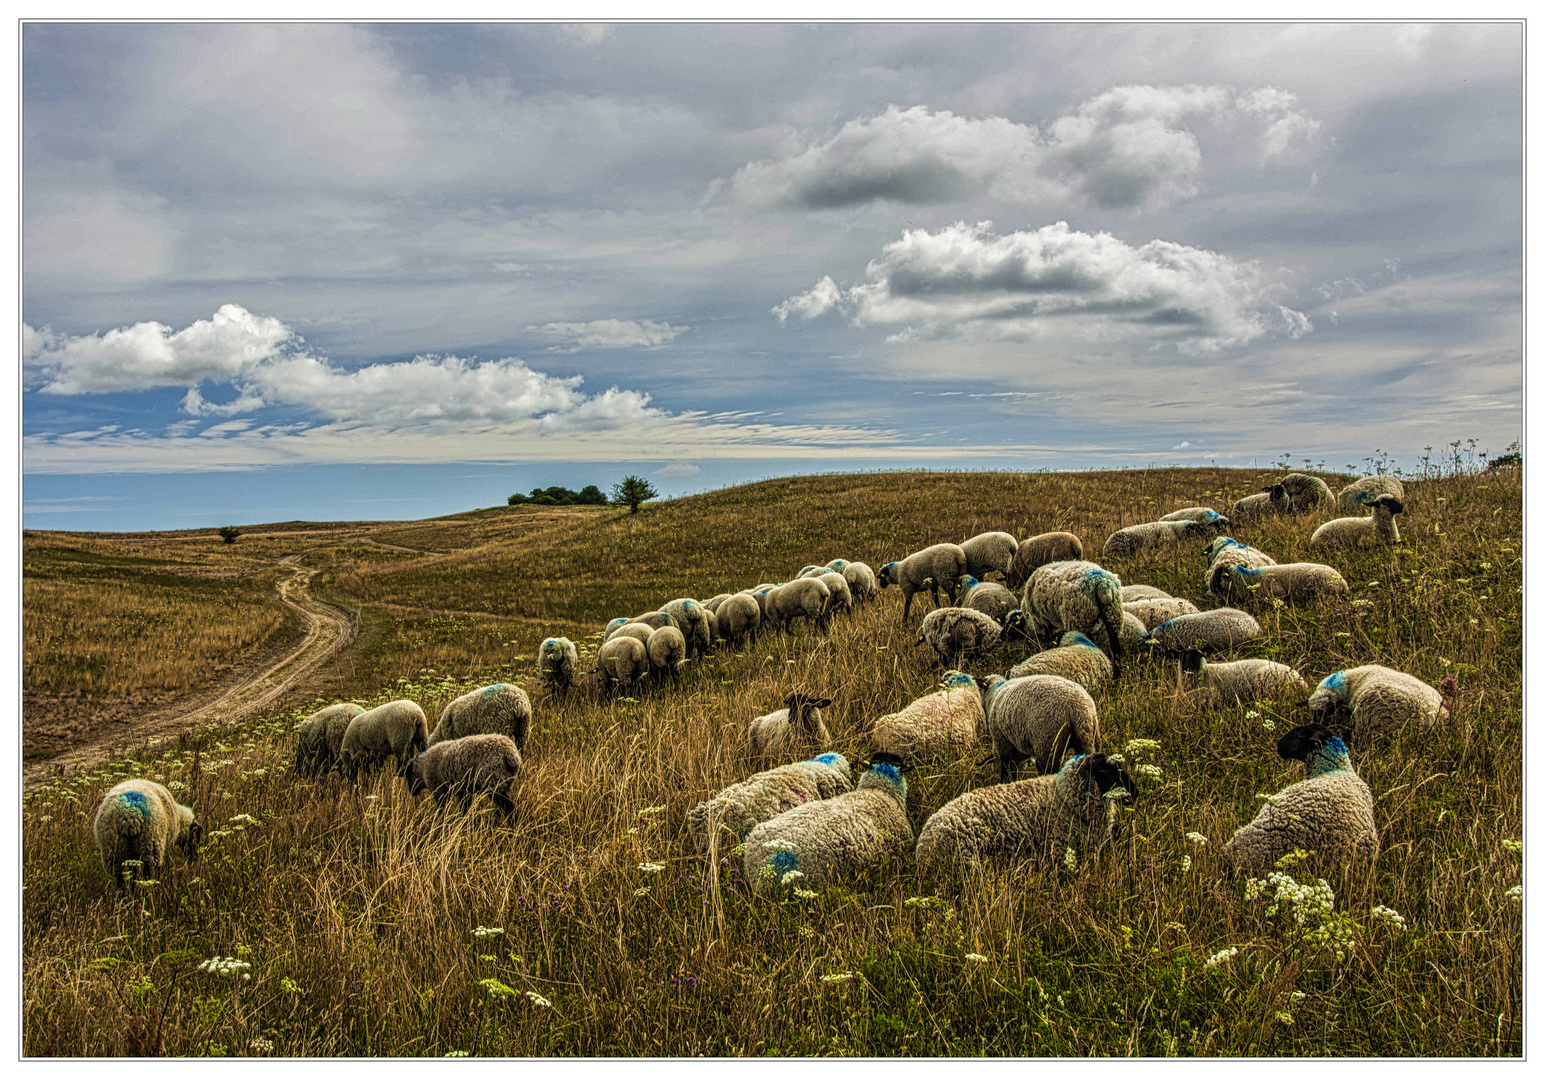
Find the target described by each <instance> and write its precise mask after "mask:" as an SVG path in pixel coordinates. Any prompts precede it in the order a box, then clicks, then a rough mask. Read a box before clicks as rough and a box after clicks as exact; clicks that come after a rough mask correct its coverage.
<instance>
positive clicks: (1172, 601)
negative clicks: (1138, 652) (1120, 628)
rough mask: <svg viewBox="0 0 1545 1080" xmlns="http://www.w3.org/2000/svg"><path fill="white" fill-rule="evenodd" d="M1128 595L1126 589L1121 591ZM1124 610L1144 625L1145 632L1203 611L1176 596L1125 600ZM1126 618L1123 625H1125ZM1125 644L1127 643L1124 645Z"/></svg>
mask: <svg viewBox="0 0 1545 1080" xmlns="http://www.w3.org/2000/svg"><path fill="white" fill-rule="evenodd" d="M1121 592H1122V595H1123V596H1124V595H1126V589H1124V588H1123V589H1122V590H1121ZM1121 607H1122V610H1123V611H1125V612H1126V613H1127V614H1128V615H1131V616H1132V617H1134V618H1135V619H1137V621H1138V622H1140V623H1142V624H1143V629H1144V630H1152V629H1153V628H1154V627H1155V626H1158V625H1159V624H1160V623H1166V622H1169V621H1170V620H1171V619H1178V618H1179V617H1180V616H1182V615H1195V614H1196V613H1197V612H1198V611H1200V610H1201V609H1200V608H1198V607H1197V606H1196V605H1195V604H1193V603H1191V601H1189V600H1186V599H1183V598H1181V597H1176V596H1166V597H1164V598H1162V599H1157V598H1156V599H1153V600H1123V601H1122V604H1121ZM1125 622H1126V620H1125V618H1123V620H1122V623H1123V625H1125ZM1123 644H1125V643H1123Z"/></svg>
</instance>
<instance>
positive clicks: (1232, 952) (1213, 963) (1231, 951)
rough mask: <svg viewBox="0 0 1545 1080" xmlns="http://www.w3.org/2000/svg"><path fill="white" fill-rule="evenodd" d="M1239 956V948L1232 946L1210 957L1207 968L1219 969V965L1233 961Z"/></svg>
mask: <svg viewBox="0 0 1545 1080" xmlns="http://www.w3.org/2000/svg"><path fill="white" fill-rule="evenodd" d="M1238 955H1239V948H1238V946H1235V945H1230V946H1229V947H1228V948H1226V949H1219V950H1218V951H1217V952H1215V953H1213V954H1212V955H1211V956H1209V957H1208V958H1207V966H1208V967H1217V966H1218V965H1219V964H1221V963H1223V961H1225V960H1232V959H1233V958H1234V957H1236V956H1238Z"/></svg>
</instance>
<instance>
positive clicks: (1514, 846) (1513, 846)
mask: <svg viewBox="0 0 1545 1080" xmlns="http://www.w3.org/2000/svg"><path fill="white" fill-rule="evenodd" d="M43 820H44V821H47V820H48V819H47V818H44V819H43ZM1502 846H1503V847H1505V848H1507V850H1509V851H1511V852H1512V853H1513V854H1514V855H1517V854H1519V853H1520V852H1522V851H1523V849H1524V846H1523V844H1522V843H1521V842H1520V841H1517V840H1504V841H1502Z"/></svg>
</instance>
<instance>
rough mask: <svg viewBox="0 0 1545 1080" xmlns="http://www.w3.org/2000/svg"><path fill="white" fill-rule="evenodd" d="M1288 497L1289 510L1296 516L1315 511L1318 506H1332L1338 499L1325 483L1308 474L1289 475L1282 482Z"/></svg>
mask: <svg viewBox="0 0 1545 1080" xmlns="http://www.w3.org/2000/svg"><path fill="white" fill-rule="evenodd" d="M1281 483H1282V487H1283V490H1285V491H1286V492H1287V495H1288V508H1289V509H1290V510H1291V511H1292V512H1293V513H1295V514H1302V513H1304V512H1305V511H1308V510H1313V509H1314V508H1315V507H1316V506H1330V505H1332V504H1334V503H1335V501H1336V497H1335V496H1334V495H1332V494H1331V493H1330V488H1328V487H1326V486H1325V481H1323V480H1321V479H1320V478H1319V477H1318V476H1310V475H1309V474H1308V473H1296V472H1295V473H1288V474H1287V475H1286V476H1284V477H1283V478H1282V480H1281Z"/></svg>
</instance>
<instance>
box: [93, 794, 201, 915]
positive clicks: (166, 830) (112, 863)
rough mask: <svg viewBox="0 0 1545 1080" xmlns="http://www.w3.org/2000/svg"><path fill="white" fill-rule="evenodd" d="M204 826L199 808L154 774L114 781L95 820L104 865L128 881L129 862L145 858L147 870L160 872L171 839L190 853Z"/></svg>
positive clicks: (95, 835)
mask: <svg viewBox="0 0 1545 1080" xmlns="http://www.w3.org/2000/svg"><path fill="white" fill-rule="evenodd" d="M202 831H203V830H202V829H201V827H200V826H199V825H198V823H197V821H196V820H195V819H194V816H193V811H192V810H191V809H189V808H188V807H186V806H183V805H181V804H180V803H178V801H177V800H176V799H174V798H172V793H171V792H170V791H168V790H167V789H166V788H164V787H162V786H161V785H160V784H158V783H156V782H155V781H153V780H141V779H135V780H125V781H123V782H122V783H119V784H116V785H114V786H113V787H112V788H111V789H109V790H108V792H107V794H105V795H103V796H102V801H101V802H100V803H98V804H97V814H96V818H95V820H94V821H93V823H92V836H93V838H94V839H95V840H96V844H97V854H98V855H100V856H101V858H102V869H103V870H106V871H107V872H108V873H109V874H111V875H112V876H113V880H114V881H115V882H116V883H117V885H118V888H119V889H120V890H121V889H122V888H123V887H124V869H123V864H124V863H126V862H129V861H131V860H135V859H137V860H139V861H140V862H141V863H143V864H144V870H143V871H142V874H154V873H155V872H156V871H157V870H159V869H160V867H161V865H162V864H163V863H164V862H165V861H166V849H167V846H168V845H169V844H177V845H179V846H180V847H182V848H183V849H184V853H185V854H186V855H188V856H189V857H190V858H191V857H192V854H193V847H194V844H195V843H196V842H197V840H198V835H199V833H201V832H202Z"/></svg>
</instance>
